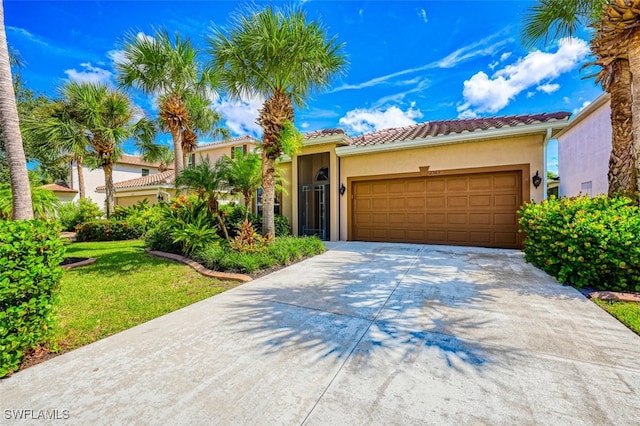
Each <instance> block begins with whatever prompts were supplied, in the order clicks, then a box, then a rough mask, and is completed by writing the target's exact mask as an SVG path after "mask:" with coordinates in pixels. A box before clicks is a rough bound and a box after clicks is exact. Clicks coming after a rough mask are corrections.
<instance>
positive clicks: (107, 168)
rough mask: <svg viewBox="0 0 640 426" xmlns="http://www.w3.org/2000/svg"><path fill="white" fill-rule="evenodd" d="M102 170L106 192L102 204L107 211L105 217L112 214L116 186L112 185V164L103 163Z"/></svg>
mask: <svg viewBox="0 0 640 426" xmlns="http://www.w3.org/2000/svg"><path fill="white" fill-rule="evenodd" d="M102 170H104V189H105V193H106V199H105V200H104V204H105V209H106V211H107V218H109V217H111V215H112V214H113V211H114V210H115V204H116V188H115V186H114V185H113V164H112V163H109V164H105V165H103V166H102Z"/></svg>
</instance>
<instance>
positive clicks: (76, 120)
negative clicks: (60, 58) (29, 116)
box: [32, 81, 158, 216]
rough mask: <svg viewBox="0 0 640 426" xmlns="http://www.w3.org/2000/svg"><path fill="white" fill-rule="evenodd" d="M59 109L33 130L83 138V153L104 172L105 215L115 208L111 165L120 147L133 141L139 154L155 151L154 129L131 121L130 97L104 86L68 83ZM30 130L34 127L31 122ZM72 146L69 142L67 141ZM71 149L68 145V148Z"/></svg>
mask: <svg viewBox="0 0 640 426" xmlns="http://www.w3.org/2000/svg"><path fill="white" fill-rule="evenodd" d="M59 91H60V95H61V100H60V101H59V102H60V108H61V109H62V110H63V111H64V113H63V114H60V113H58V114H51V115H50V116H49V117H46V119H44V120H43V121H42V122H41V123H40V127H41V128H40V129H38V130H34V131H35V132H37V133H40V134H42V135H56V137H58V136H57V135H61V136H60V139H62V140H65V138H66V140H68V141H72V142H73V143H77V145H75V146H80V145H81V143H80V142H77V139H76V138H77V135H83V137H84V141H85V142H86V150H87V151H88V152H89V153H90V155H91V157H92V158H93V159H94V160H95V162H96V163H95V164H96V166H97V167H101V168H102V170H103V171H104V180H105V192H106V201H105V203H106V206H105V210H106V213H107V216H110V215H111V214H112V213H113V211H114V208H115V188H114V184H113V166H114V164H115V162H116V160H117V159H118V158H119V157H120V155H121V154H122V144H123V143H124V142H125V141H126V140H128V139H129V138H133V139H134V141H135V142H136V145H137V148H138V149H140V150H141V151H143V152H145V151H154V150H157V149H158V145H155V144H154V143H153V142H152V140H153V138H154V137H155V126H154V124H153V122H151V121H150V120H149V119H147V118H145V117H142V118H140V119H138V120H137V121H136V120H134V113H135V112H136V111H135V110H134V108H133V106H132V104H131V101H130V100H129V98H128V97H127V96H126V95H125V94H124V93H122V92H119V91H114V90H111V89H109V88H108V87H107V86H105V85H104V84H93V83H78V82H73V81H72V82H69V83H67V84H65V85H64V86H62V87H61V88H60V90H59ZM32 126H33V127H35V126H36V124H35V123H34V124H33V125H32ZM70 143H71V142H70ZM69 146H71V145H69Z"/></svg>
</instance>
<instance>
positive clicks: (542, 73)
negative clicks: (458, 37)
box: [458, 38, 589, 113]
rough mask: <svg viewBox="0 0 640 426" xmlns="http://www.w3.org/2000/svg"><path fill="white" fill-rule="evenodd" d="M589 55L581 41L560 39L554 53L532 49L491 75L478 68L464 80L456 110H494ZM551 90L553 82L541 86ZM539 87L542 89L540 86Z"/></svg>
mask: <svg viewBox="0 0 640 426" xmlns="http://www.w3.org/2000/svg"><path fill="white" fill-rule="evenodd" d="M588 54H589V46H588V44H587V43H586V42H585V41H584V40H580V39H566V38H565V39H562V40H560V41H559V43H558V50H557V52H555V53H546V52H541V51H534V52H531V53H529V54H528V55H527V56H525V57H524V58H521V59H520V60H518V61H517V62H516V63H515V64H512V65H507V66H506V67H504V68H503V69H500V70H498V71H496V72H495V73H494V74H493V75H492V76H491V77H489V76H488V75H487V74H486V73H484V72H482V71H480V72H478V73H476V74H475V75H473V76H472V77H471V78H470V79H469V80H466V81H465V82H464V89H463V92H462V95H463V97H464V103H463V104H462V105H460V106H459V107H458V112H459V113H463V112H464V111H465V110H469V109H471V110H474V112H476V113H482V112H490V113H494V112H497V111H499V110H501V109H502V108H504V107H506V106H507V105H508V104H509V102H511V101H512V100H513V99H514V98H515V97H516V96H517V95H518V94H519V93H521V92H523V91H525V90H527V89H529V88H531V87H537V86H538V85H539V84H540V83H541V82H542V81H545V80H546V81H549V80H552V79H554V78H556V77H558V76H559V75H560V74H562V73H565V72H567V71H570V70H572V69H573V68H575V66H576V65H577V64H579V63H580V62H581V61H582V60H583V59H584V58H585V57H586V56H587V55H588ZM543 86H545V87H546V88H548V89H552V88H553V85H552V84H547V85H543ZM541 90H542V89H541Z"/></svg>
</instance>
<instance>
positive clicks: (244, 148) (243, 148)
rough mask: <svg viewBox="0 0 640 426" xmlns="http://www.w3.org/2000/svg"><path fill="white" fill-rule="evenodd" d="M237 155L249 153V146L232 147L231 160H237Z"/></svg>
mask: <svg viewBox="0 0 640 426" xmlns="http://www.w3.org/2000/svg"><path fill="white" fill-rule="evenodd" d="M237 153H243V154H246V153H247V145H237V146H233V147H231V158H236V154H237Z"/></svg>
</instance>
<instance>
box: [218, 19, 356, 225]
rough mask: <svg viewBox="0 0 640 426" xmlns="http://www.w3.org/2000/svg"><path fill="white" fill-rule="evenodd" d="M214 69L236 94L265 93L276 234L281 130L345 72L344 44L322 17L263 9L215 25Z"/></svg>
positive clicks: (266, 170)
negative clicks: (225, 25)
mask: <svg viewBox="0 0 640 426" xmlns="http://www.w3.org/2000/svg"><path fill="white" fill-rule="evenodd" d="M207 42H208V44H209V53H210V54H211V55H212V56H213V60H212V62H211V64H210V65H211V68H212V70H213V73H214V75H216V76H217V78H218V79H219V80H220V83H221V85H222V87H224V89H225V90H226V91H227V93H228V94H229V95H230V96H231V97H232V98H236V99H242V98H246V97H247V96H250V95H261V96H263V97H264V98H265V99H266V100H265V102H264V104H263V106H262V109H261V110H260V115H259V117H258V123H259V124H260V126H261V127H262V129H263V131H264V132H263V137H262V190H263V193H262V197H263V198H262V202H263V228H262V232H263V234H264V235H265V236H266V235H274V234H275V223H274V201H275V177H274V175H275V161H276V159H277V158H278V157H279V156H280V155H281V154H282V153H283V144H282V142H283V141H282V138H281V134H282V132H283V130H284V129H285V128H287V127H291V126H292V123H293V121H294V109H293V108H294V104H295V105H297V106H302V105H304V103H305V100H306V99H307V98H308V97H309V96H310V95H311V93H312V92H313V91H316V90H321V89H323V88H326V87H327V86H329V84H330V82H331V78H332V77H333V76H335V75H337V74H340V73H341V72H343V71H344V69H345V67H346V64H347V60H346V57H345V55H344V53H343V51H342V48H343V44H342V43H338V42H337V40H336V38H335V37H332V38H328V37H327V33H326V30H325V29H324V28H323V26H322V25H321V24H320V22H318V21H307V18H306V16H305V13H304V12H303V11H302V10H301V9H297V8H291V9H278V8H276V7H274V6H268V7H266V8H265V9H263V10H259V11H253V12H250V13H246V14H239V15H237V16H235V17H234V19H233V21H232V22H231V25H230V26H229V28H228V31H227V32H225V31H224V29H223V28H220V27H214V28H213V29H212V32H211V34H209V36H208V37H207Z"/></svg>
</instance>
